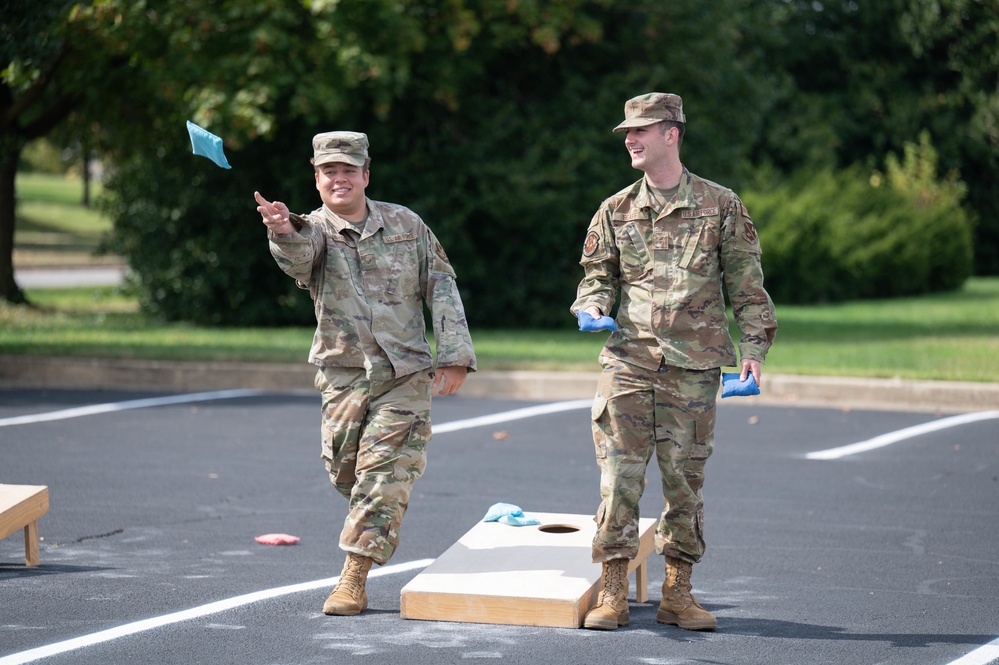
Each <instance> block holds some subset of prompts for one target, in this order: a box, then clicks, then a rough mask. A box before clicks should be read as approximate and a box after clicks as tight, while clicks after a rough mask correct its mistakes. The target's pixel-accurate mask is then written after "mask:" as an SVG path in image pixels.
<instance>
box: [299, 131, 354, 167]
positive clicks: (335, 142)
mask: <svg viewBox="0 0 999 665" xmlns="http://www.w3.org/2000/svg"><path fill="white" fill-rule="evenodd" d="M312 151H313V153H314V154H313V157H312V163H313V164H314V165H315V166H319V165H320V164H329V163H330V162H345V163H347V164H353V165H354V166H364V162H365V160H366V159H367V158H368V137H367V135H366V134H361V133H360V132H324V133H322V134H316V135H315V136H314V137H312Z"/></svg>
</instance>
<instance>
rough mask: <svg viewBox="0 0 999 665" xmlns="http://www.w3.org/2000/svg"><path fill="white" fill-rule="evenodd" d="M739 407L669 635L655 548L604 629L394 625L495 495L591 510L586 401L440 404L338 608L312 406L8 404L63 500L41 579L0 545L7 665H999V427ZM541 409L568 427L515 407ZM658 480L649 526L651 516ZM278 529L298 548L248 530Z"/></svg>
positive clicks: (926, 417) (305, 397)
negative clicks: (679, 623)
mask: <svg viewBox="0 0 999 665" xmlns="http://www.w3.org/2000/svg"><path fill="white" fill-rule="evenodd" d="M164 397H166V398H171V399H172V400H173V403H170V401H169V400H167V401H165V402H163V401H155V400H159V399H160V398H164ZM140 399H149V400H151V401H148V402H143V403H138V404H136V403H135V401H136V400H140ZM732 402H735V400H726V401H724V402H723V403H721V405H720V407H719V419H718V428H717V443H716V451H715V454H714V456H713V457H712V459H711V461H710V463H709V464H708V468H707V483H706V487H705V492H704V493H705V501H706V506H707V515H706V535H707V540H708V550H707V553H706V555H705V558H704V560H703V561H702V562H701V563H700V564H698V565H697V566H695V568H694V579H693V581H694V588H695V594H696V595H697V596H698V597H699V599H700V600H701V603H702V604H703V605H704V606H705V607H706V608H707V609H709V610H711V611H712V612H714V613H716V615H717V616H718V631H717V632H716V633H694V632H688V631H683V630H680V629H678V628H676V627H673V626H661V625H658V624H657V623H656V622H655V612H656V606H657V603H658V600H659V596H660V594H659V586H660V585H661V584H662V581H663V569H662V563H661V558H659V557H653V559H654V560H652V561H651V563H650V596H651V597H650V600H649V602H647V603H636V602H634V601H633V602H632V606H631V617H632V618H631V624H630V625H629V626H627V627H625V628H621V629H619V630H617V631H613V632H595V631H587V630H581V629H580V630H573V629H556V628H539V627H529V626H517V625H491V624H471V623H444V622H432V621H410V620H404V619H401V618H400V615H399V595H400V590H401V588H402V587H403V586H404V585H405V584H406V582H407V581H409V580H410V579H412V578H413V576H415V575H416V574H417V573H418V572H419V571H420V570H421V569H422V567H424V566H426V565H427V563H428V562H429V561H432V560H433V559H434V558H435V557H437V556H439V555H440V554H441V553H442V552H444V551H445V550H446V549H447V548H448V547H450V546H451V545H452V544H453V543H454V542H455V541H456V540H457V539H458V538H459V537H460V536H461V535H462V534H463V533H465V532H466V531H467V530H468V529H470V528H471V527H472V526H474V525H475V524H476V523H477V522H478V521H479V520H480V519H481V518H482V516H483V514H484V513H485V511H486V510H487V508H488V507H489V506H490V505H492V504H493V503H495V502H499V501H503V502H509V503H515V504H517V505H519V506H522V507H523V509H524V510H525V511H526V512H527V513H530V512H531V511H537V512H556V513H579V514H589V513H592V512H593V510H594V509H595V508H596V504H597V501H598V498H597V480H598V476H597V471H596V467H595V464H594V461H593V450H592V443H591V441H590V435H589V423H588V414H589V411H588V409H587V407H586V405H585V403H582V402H566V403H562V404H561V405H557V406H555V407H551V406H550V405H546V404H545V403H541V402H525V401H519V400H497V399H485V398H468V397H451V398H444V399H439V400H437V401H436V402H435V404H434V422H435V428H437V433H435V436H434V440H433V442H432V444H431V450H430V464H429V467H428V469H427V472H426V474H425V476H424V477H423V478H422V479H421V480H420V481H419V482H418V484H417V486H416V490H415V493H414V496H413V500H412V504H411V507H410V510H409V513H408V515H407V517H406V521H405V523H404V526H403V535H402V544H401V546H400V548H399V549H398V551H397V552H396V555H395V557H394V558H393V559H392V561H390V562H389V564H388V565H386V566H384V567H382V568H378V569H376V571H375V575H373V576H372V578H371V579H370V581H369V584H368V593H369V598H370V609H369V611H368V612H366V613H364V614H362V615H361V616H359V617H327V616H325V615H323V614H322V613H321V607H322V602H323V600H324V599H325V597H326V595H327V593H328V592H329V589H330V588H331V586H332V583H333V580H332V578H333V577H334V576H336V575H337V574H338V573H339V571H340V567H341V564H342V562H343V556H344V555H343V552H341V551H340V550H339V549H338V548H337V536H338V534H339V531H340V526H341V523H342V520H343V517H344V515H345V502H344V501H343V500H342V499H341V498H340V497H339V496H338V495H336V494H335V493H334V492H333V490H332V489H331V488H330V486H329V483H328V480H327V478H326V475H325V472H324V469H323V466H322V463H321V461H320V459H319V443H318V428H319V412H318V398H317V396H315V395H312V394H299V393H267V392H254V391H250V392H242V393H227V394H225V396H220V395H218V394H213V395H211V396H210V395H203V396H202V397H201V398H198V399H191V398H189V397H186V396H183V395H173V394H170V395H167V394H163V393H136V392H114V391H59V390H5V391H0V483H12V484H31V485H47V486H48V487H49V492H50V501H51V510H50V512H49V514H48V515H46V516H45V517H43V518H42V519H41V520H40V522H39V530H40V533H41V536H42V537H43V538H44V540H43V542H42V543H41V548H40V550H41V565H40V566H39V567H37V568H25V567H24V549H23V542H22V539H21V538H20V537H18V536H17V535H14V536H11V537H9V538H6V539H4V540H3V541H0V665H8V664H12V663H26V662H41V663H51V664H63V663H65V664H69V663H73V664H90V663H94V664H97V663H101V664H105V663H132V662H147V663H254V664H255V663H289V664H290V663H356V662H371V663H382V662H386V663H387V662H398V663H407V664H410V663H415V664H423V663H427V664H429V663H450V662H468V661H477V660H485V661H490V662H496V661H499V662H506V663H545V662H548V663H573V664H576V663H610V662H613V663H643V664H651V665H672V664H674V663H676V664H679V663H731V664H742V663H750V664H752V663H761V664H762V663H766V664H768V665H780V664H787V665H792V664H793V665H798V664H802V663H830V664H832V663H836V664H843V663H847V664H849V663H857V664H860V663H883V664H899V665H902V664H906V665H911V664H927V665H929V664H941V665H943V664H947V665H973V664H977V665H984V664H986V663H993V662H999V602H997V600H996V599H997V598H999V529H997V527H999V445H997V444H999V419H997V418H995V417H993V416H988V417H982V418H981V419H974V418H966V419H965V420H962V421H960V422H958V421H952V420H945V419H946V418H951V417H948V416H940V415H939V414H934V413H920V412H891V411H864V410H858V409H839V408H802V407H786V406H767V405H752V406H747V405H742V404H739V403H732ZM95 405H117V406H114V407H103V408H93V407H94V406H95ZM533 406H538V407H545V406H548V407H549V408H551V409H552V412H550V413H543V414H535V415H526V417H519V418H517V419H510V416H509V415H504V414H509V413H510V412H517V411H519V412H520V414H521V415H522V416H525V414H524V413H523V411H521V410H522V409H524V408H526V407H533ZM84 407H91V408H89V409H86V408H84ZM558 409H561V410H558ZM483 416H495V417H494V418H493V419H492V421H491V422H487V421H483V420H481V418H482V417H483ZM476 418H480V420H472V419H476ZM934 425H936V426H937V428H936V429H934ZM908 428H922V429H917V430H908V433H905V432H904V431H905V430H907V429H908ZM900 431H903V434H900V435H897V436H895V437H891V436H886V435H890V434H891V433H897V432H900ZM876 437H881V439H879V441H880V442H881V444H882V445H879V447H874V446H870V447H869V449H866V450H862V451H859V452H851V451H850V450H851V449H842V447H843V446H848V445H850V444H855V443H859V442H865V441H868V442H869V441H871V440H872V439H875V438H876ZM890 439H895V440H894V441H891V442H890V443H885V441H889V440H890ZM822 451H839V452H836V453H833V454H828V455H825V456H824V457H823V456H822V455H818V456H816V455H815V453H820V452H822ZM810 454H811V457H810V456H809V455H810ZM657 474H658V472H657V471H656V470H655V468H654V465H653V468H651V469H650V472H649V486H648V488H647V490H646V494H645V496H644V497H643V500H642V510H643V516H655V515H657V514H658V512H659V511H660V510H661V506H662V498H661V492H660V490H659V480H658V477H657ZM511 528H516V527H511ZM272 532H280V533H288V534H293V535H296V536H298V537H300V538H301V541H300V542H299V543H298V544H296V545H294V546H290V547H273V546H265V545H260V544H258V543H256V542H255V541H254V536H257V535H260V534H264V533H272ZM632 597H634V596H633V595H632Z"/></svg>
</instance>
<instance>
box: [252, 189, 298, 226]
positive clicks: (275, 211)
mask: <svg viewBox="0 0 999 665" xmlns="http://www.w3.org/2000/svg"><path fill="white" fill-rule="evenodd" d="M253 198H254V199H256V201H257V212H259V213H260V218H261V219H262V220H263V222H264V225H265V226H267V228H268V229H270V230H271V231H273V232H274V233H282V234H285V233H294V232H295V227H294V226H293V225H292V223H291V216H290V214H289V212H288V206H286V205H285V204H283V203H281V202H280V201H273V202H272V201H268V200H267V199H265V198H264V197H263V196H261V195H260V192H253Z"/></svg>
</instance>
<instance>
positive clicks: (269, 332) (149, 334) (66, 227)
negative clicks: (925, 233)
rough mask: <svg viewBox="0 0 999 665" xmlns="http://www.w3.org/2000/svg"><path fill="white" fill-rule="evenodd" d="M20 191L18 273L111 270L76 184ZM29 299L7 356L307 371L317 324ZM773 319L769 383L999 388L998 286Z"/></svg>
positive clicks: (554, 355) (509, 349)
mask: <svg viewBox="0 0 999 665" xmlns="http://www.w3.org/2000/svg"><path fill="white" fill-rule="evenodd" d="M17 191H18V226H17V235H16V236H15V261H14V262H15V265H16V266H18V267H25V266H28V265H73V264H74V263H75V262H80V263H90V264H93V263H99V262H101V261H104V262H109V261H115V260H116V259H115V258H114V257H110V258H104V259H100V258H95V257H94V256H93V255H92V253H93V250H94V248H95V247H96V246H97V244H98V241H99V239H100V237H101V235H102V234H104V233H107V232H108V231H110V229H111V224H110V222H109V221H108V220H106V219H104V218H103V217H101V216H100V215H99V214H98V213H96V212H94V211H93V210H88V209H84V208H82V206H80V204H79V202H80V200H81V196H82V187H81V185H80V183H79V181H74V180H71V179H67V178H63V177H60V176H45V175H34V174H33V175H24V176H20V177H19V178H18V180H17ZM95 194H96V192H95ZM27 296H28V298H29V299H30V300H31V301H32V302H34V303H35V304H36V305H38V307H36V308H29V307H21V306H18V307H15V306H11V305H8V304H5V303H0V354H17V355H36V356H78V357H109V358H139V359H152V360H200V361H207V360H218V361H253V362H292V363H293V362H302V363H304V362H306V359H307V356H308V351H309V347H310V346H311V342H312V333H313V327H312V326H310V325H303V326H302V327H293V328H250V329H229V328H206V327H197V326H191V325H186V324H177V323H170V324H164V323H162V322H158V321H154V320H150V319H148V318H146V317H144V316H143V315H142V314H140V313H139V312H138V311H137V306H136V302H135V299H134V298H131V297H129V296H128V295H126V294H124V293H122V292H121V291H120V290H119V289H116V288H109V287H106V288H79V289H29V290H28V291H27ZM570 296H571V294H570ZM567 297H569V296H567ZM466 306H474V303H466ZM567 318H568V316H567ZM777 320H778V323H779V326H780V327H779V330H778V332H777V341H776V344H775V345H774V347H773V349H771V352H770V356H769V358H768V359H767V364H766V367H765V371H766V372H769V373H777V374H802V375H816V376H864V377H885V378H891V377H901V378H906V379H934V380H949V381H979V382H993V381H997V380H999V378H997V377H999V278H975V279H971V280H969V281H968V283H967V284H965V286H964V288H963V289H962V290H961V291H959V292H955V293H945V294H937V295H932V296H921V297H916V298H899V299H893V300H880V301H863V302H851V303H844V304H837V305H815V306H807V307H806V306H790V305H789V306H782V305H780V303H778V304H777ZM567 323H568V322H567ZM735 335H736V331H735V330H734V329H733V336H735ZM472 337H473V341H474V342H475V348H476V353H477V355H478V360H479V369H482V370H518V369H520V370H586V371H596V370H597V369H598V367H599V365H598V364H597V356H598V355H599V353H600V348H601V346H602V345H603V341H604V339H605V335H604V334H594V333H580V332H577V331H576V330H574V329H571V328H569V329H565V330H554V331H553V330H477V329H473V330H472Z"/></svg>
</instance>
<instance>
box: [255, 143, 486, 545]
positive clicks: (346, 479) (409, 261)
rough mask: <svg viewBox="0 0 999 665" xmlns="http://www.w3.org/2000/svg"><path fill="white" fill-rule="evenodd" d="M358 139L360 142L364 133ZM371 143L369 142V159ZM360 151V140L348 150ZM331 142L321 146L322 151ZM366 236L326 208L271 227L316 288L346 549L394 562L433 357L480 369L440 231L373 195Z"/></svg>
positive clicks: (316, 358)
mask: <svg viewBox="0 0 999 665" xmlns="http://www.w3.org/2000/svg"><path fill="white" fill-rule="evenodd" d="M333 135H335V136H336V137H338V138H339V139H340V140H341V142H342V139H343V136H342V135H347V137H348V141H347V142H348V143H349V142H350V141H352V140H354V139H355V137H361V136H363V135H361V134H355V133H345V132H335V133H331V134H329V135H319V136H317V137H316V140H317V141H319V140H320V137H323V136H333ZM366 149H367V139H366V137H365V138H364V153H365V156H366ZM348 150H349V147H348ZM318 153H319V148H318V147H317V154H318ZM365 201H366V204H367V210H368V217H367V220H366V222H365V224H364V227H363V229H362V230H361V232H360V233H359V234H358V233H357V232H356V231H355V230H353V229H352V228H351V225H350V224H348V223H347V222H345V221H344V220H343V219H341V218H340V217H339V216H337V215H336V214H335V213H333V212H332V211H331V210H330V209H329V208H327V207H326V206H325V205H324V206H323V207H321V208H319V209H317V210H314V211H313V212H312V213H310V214H308V215H304V216H302V217H298V216H293V220H295V221H296V222H297V225H301V228H300V229H299V231H298V232H297V233H289V234H275V233H273V232H269V233H268V238H269V240H270V249H271V254H272V255H273V256H274V259H275V260H276V261H277V263H278V265H279V266H280V267H281V269H282V270H283V271H284V272H285V273H287V274H288V275H290V276H291V277H293V278H295V280H296V281H297V282H298V284H299V286H301V287H302V288H307V289H309V292H310V293H311V295H312V298H313V300H314V301H315V308H316V320H317V322H318V325H317V327H316V334H315V338H314V340H313V344H312V349H311V351H310V353H309V362H311V363H313V364H315V365H318V366H319V368H320V369H319V371H318V373H317V375H316V381H315V385H316V388H317V389H318V390H319V391H321V393H322V400H323V411H322V414H323V426H322V457H323V459H324V460H325V461H326V466H327V470H328V471H329V475H330V481H331V482H332V483H333V485H334V487H335V488H336V489H337V491H339V492H340V493H341V494H343V495H344V496H345V497H347V498H348V501H349V513H348V515H347V518H346V520H345V523H344V527H343V531H342V533H341V537H340V547H341V548H342V549H344V550H345V551H347V552H353V553H355V554H360V555H362V556H366V557H370V558H372V559H374V560H375V561H376V562H377V563H379V564H384V563H385V562H386V561H388V560H389V558H390V557H391V556H392V554H393V552H394V551H395V548H396V546H397V545H398V542H399V529H400V526H401V523H402V518H403V515H404V514H405V511H406V508H407V507H408V504H409V496H410V493H411V491H412V487H413V483H415V482H416V480H417V479H418V478H419V477H420V476H421V475H422V473H423V470H424V468H425V466H426V452H427V450H426V449H427V443H428V441H429V440H430V401H431V398H430V393H431V383H432V380H433V377H434V371H433V366H434V362H433V358H432V355H431V351H430V345H429V344H428V342H427V339H426V323H425V320H424V312H423V308H424V303H426V305H427V307H428V308H429V309H430V312H431V317H432V320H433V326H434V334H435V338H436V342H437V366H438V367H448V366H460V367H468V368H469V371H474V369H475V353H474V351H473V349H472V341H471V337H470V336H469V333H468V325H467V323H466V321H465V313H464V309H463V307H462V303H461V297H460V295H459V293H458V288H457V285H456V283H455V273H454V270H453V269H452V267H451V264H450V262H449V261H448V258H447V255H446V254H445V253H444V250H443V249H442V248H441V245H440V243H439V242H438V241H437V238H436V237H435V236H434V234H433V233H432V232H431V230H430V229H429V228H428V227H427V225H426V224H424V223H423V221H422V220H421V219H420V218H419V216H417V215H416V214H415V213H414V212H412V211H411V210H409V209H408V208H405V207H403V206H399V205H394V204H391V203H383V202H379V201H372V200H371V199H365Z"/></svg>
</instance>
